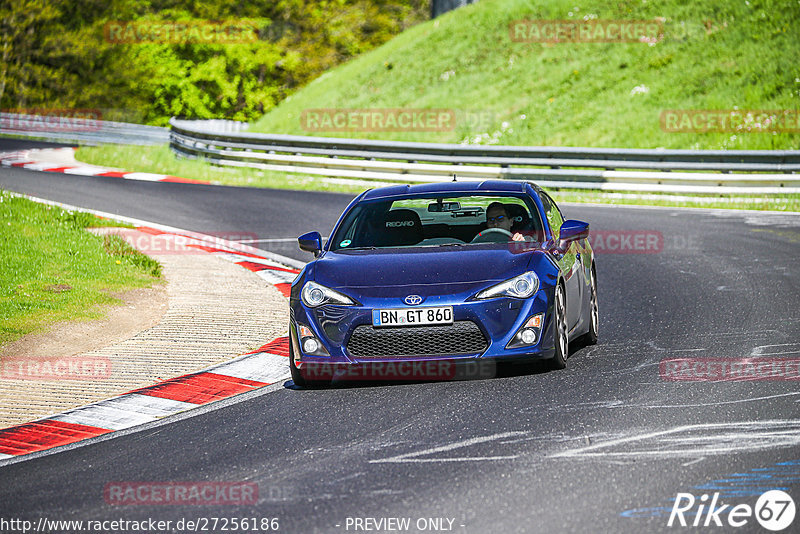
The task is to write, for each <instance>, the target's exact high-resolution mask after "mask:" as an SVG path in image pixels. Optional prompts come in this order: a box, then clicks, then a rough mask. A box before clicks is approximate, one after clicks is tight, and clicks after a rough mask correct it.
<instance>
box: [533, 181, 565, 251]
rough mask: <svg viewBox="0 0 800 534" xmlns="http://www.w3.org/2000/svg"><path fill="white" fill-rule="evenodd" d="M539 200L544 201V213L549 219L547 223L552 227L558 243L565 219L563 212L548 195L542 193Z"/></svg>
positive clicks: (554, 237)
mask: <svg viewBox="0 0 800 534" xmlns="http://www.w3.org/2000/svg"><path fill="white" fill-rule="evenodd" d="M539 198H540V199H541V200H542V205H543V206H544V213H545V216H546V217H547V223H548V224H549V225H550V230H551V231H552V232H553V239H555V240H556V241H558V237H559V234H560V233H561V224H562V223H563V222H564V217H563V216H562V215H561V211H560V210H559V209H558V206H556V203H555V202H553V199H551V198H550V197H549V196H548V195H547V193H540V194H539Z"/></svg>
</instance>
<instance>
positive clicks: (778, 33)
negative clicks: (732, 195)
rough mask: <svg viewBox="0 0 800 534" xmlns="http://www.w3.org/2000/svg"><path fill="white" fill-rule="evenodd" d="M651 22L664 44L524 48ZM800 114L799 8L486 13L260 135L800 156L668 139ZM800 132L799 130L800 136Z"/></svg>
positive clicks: (424, 27) (789, 1) (296, 105)
mask: <svg viewBox="0 0 800 534" xmlns="http://www.w3.org/2000/svg"><path fill="white" fill-rule="evenodd" d="M584 18H588V19H597V20H611V19H614V20H654V19H657V18H663V28H664V33H663V38H662V39H661V40H660V41H659V42H657V43H655V44H648V43H645V42H634V43H576V42H560V43H523V42H514V41H512V40H511V35H510V31H509V24H510V23H512V22H514V21H518V20H525V19H527V20H541V19H562V20H582V19H584ZM320 108H337V109H338V108H343V109H364V108H410V109H420V108H426V109H427V108H433V109H449V110H454V113H455V116H456V118H457V122H456V127H455V128H454V129H451V130H448V131H440V132H375V131H373V132H365V131H352V132H319V131H308V130H304V129H303V128H302V125H301V121H300V117H301V115H302V113H303V111H304V110H311V109H320ZM737 108H738V109H739V110H795V111H796V110H798V109H800V2H798V1H797V0H749V1H745V0H735V1H734V0H730V1H724V2H720V1H719V0H691V1H688V0H664V1H655V0H635V1H634V0H596V1H595V2H593V3H592V4H591V5H590V6H587V5H586V4H584V3H581V2H579V1H578V0H569V1H566V0H481V1H480V2H478V3H477V4H473V5H471V6H468V7H465V8H461V9H458V10H456V11H453V12H450V13H448V14H446V15H444V16H442V17H440V18H438V19H436V20H433V21H428V22H426V23H423V24H420V25H417V26H415V27H413V28H411V29H409V30H407V31H405V32H404V33H402V34H400V35H399V36H398V37H395V38H394V39H392V40H391V41H389V42H388V43H386V44H384V45H383V46H381V47H379V48H377V49H375V50H373V51H371V52H369V53H367V54H364V55H362V56H360V57H358V58H356V59H354V60H352V61H350V62H349V63H347V64H345V65H342V66H340V67H337V68H335V69H333V70H331V71H329V72H327V73H326V74H324V75H323V76H321V77H320V78H318V79H317V80H315V81H314V82H312V83H311V84H309V85H307V86H306V87H305V88H303V89H301V90H300V91H298V92H297V93H295V94H294V95H292V96H291V97H290V98H287V99H286V100H284V101H283V102H282V103H281V104H280V105H278V106H277V107H275V108H274V109H273V110H272V111H270V112H269V113H268V114H266V115H265V116H264V117H263V118H261V119H260V120H259V121H257V122H256V123H255V124H254V125H253V128H252V130H253V131H260V132H271V133H290V134H312V135H328V136H334V137H360V138H376V139H397V140H414V141H430V142H456V143H458V142H470V143H481V144H503V145H560V146H594V147H643V148H647V147H666V148H708V149H720V148H723V149H725V148H727V149H776V148H782V149H786V148H795V149H796V148H798V147H799V146H800V143H799V142H798V141H800V134H797V133H777V132H758V133H755V132H739V133H738V134H736V133H684V132H681V133H668V132H665V131H663V130H662V127H661V125H660V121H659V117H660V115H661V113H662V111H663V110H671V109H690V110H692V109H697V110H704V109H717V110H720V109H721V110H724V109H737ZM796 126H797V125H796Z"/></svg>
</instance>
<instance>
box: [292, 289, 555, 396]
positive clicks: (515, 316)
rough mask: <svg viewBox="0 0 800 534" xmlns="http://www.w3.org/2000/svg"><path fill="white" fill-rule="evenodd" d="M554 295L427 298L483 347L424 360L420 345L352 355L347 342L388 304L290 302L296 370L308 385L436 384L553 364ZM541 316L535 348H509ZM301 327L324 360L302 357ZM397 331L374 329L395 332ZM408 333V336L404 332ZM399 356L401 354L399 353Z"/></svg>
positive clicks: (541, 291) (543, 291) (427, 303)
mask: <svg viewBox="0 0 800 534" xmlns="http://www.w3.org/2000/svg"><path fill="white" fill-rule="evenodd" d="M552 296H553V289H552V287H550V288H540V289H539V291H538V292H537V293H536V294H535V295H534V296H533V297H531V298H529V299H514V298H506V297H501V298H494V299H488V300H469V299H467V300H461V301H460V302H459V301H457V300H454V299H453V298H452V297H450V298H447V297H444V296H443V297H441V298H428V299H427V300H426V301H425V303H424V306H425V307H427V306H443V305H451V306H453V316H454V321H455V322H457V323H458V322H472V323H474V325H475V326H477V328H478V329H480V332H481V333H482V335H483V338H484V339H485V347H483V348H482V349H481V350H478V351H475V350H472V351H467V352H462V353H446V354H442V353H437V354H425V348H424V345H422V346H420V345H419V343H417V344H416V345H414V349H413V350H410V351H406V352H405V353H401V354H398V353H397V351H394V353H393V354H370V355H369V356H364V354H354V353H353V351H351V350H350V348H351V347H350V346H349V345H350V341H351V338H352V336H353V333H354V331H355V330H356V328H358V327H361V329H362V330H363V329H365V328H366V329H373V327H372V310H373V309H375V308H388V307H394V306H390V305H387V303H386V301H383V300H376V301H374V302H363V303H361V305H359V306H334V305H327V306H320V307H318V308H309V307H306V306H305V305H304V304H303V303H302V302H301V301H300V300H299V299H292V302H291V311H292V313H291V321H290V329H291V332H290V335H291V336H293V343H292V347H293V355H292V356H293V361H294V365H295V366H296V367H297V369H298V370H300V371H301V372H302V373H303V375H304V376H306V377H307V378H308V379H309V380H314V379H318V380H331V379H335V377H339V378H342V379H347V378H350V379H353V380H376V379H377V380H381V379H386V380H437V379H458V378H461V377H465V378H466V377H473V376H487V375H493V373H494V372H495V368H496V363H497V362H508V361H510V362H514V361H525V360H529V359H546V358H551V357H552V356H553V354H554V344H553V330H554V325H553V324H552V321H551V316H552V313H551V312H552ZM537 314H541V315H542V316H543V321H542V327H541V328H540V330H539V332H538V336H537V339H536V341H535V342H534V343H533V344H530V345H525V346H520V347H515V348H508V345H509V343H510V342H511V340H512V338H513V337H514V336H515V334H516V333H517V332H518V331H519V329H520V328H521V327H522V326H523V325H524V324H525V323H526V321H528V319H530V318H531V317H533V316H535V315H537ZM300 325H302V326H305V327H307V328H308V329H310V331H311V332H312V333H313V335H314V337H315V338H316V339H317V340H318V342H319V343H320V344H321V345H322V346H323V347H324V349H325V352H327V355H325V356H320V355H313V354H308V353H305V352H304V351H303V344H302V340H301V337H300V335H299V327H300ZM414 328H416V329H423V328H425V327H407V326H406V327H398V328H385V329H374V331H375V333H376V334H377V335H378V336H380V335H381V333H382V332H391V331H395V332H398V331H399V330H401V329H414ZM406 331H408V330H406ZM401 352H402V351H401Z"/></svg>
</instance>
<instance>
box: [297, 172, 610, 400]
mask: <svg viewBox="0 0 800 534" xmlns="http://www.w3.org/2000/svg"><path fill="white" fill-rule="evenodd" d="M588 236H589V225H588V224H587V223H584V222H580V221H575V220H567V221H565V220H564V218H563V216H562V215H561V211H560V210H559V208H558V206H556V204H555V202H554V201H553V200H552V199H551V198H550V197H549V196H548V195H547V193H545V192H544V191H543V190H542V189H541V188H539V187H538V186H537V185H536V184H533V183H530V182H515V181H505V180H503V181H499V180H497V181H483V182H455V181H453V182H444V183H435V184H421V185H412V186H410V185H397V186H390V187H382V188H378V189H371V190H368V191H365V192H364V193H361V194H360V195H359V196H358V197H356V198H355V199H354V200H353V201H352V202H351V203H350V205H349V206H348V207H347V208H346V209H345V211H344V213H343V214H342V216H341V217H340V218H339V220H338V222H337V223H336V225H335V226H334V228H333V231H332V233H331V237H330V238H329V239H328V241H327V243H325V244H324V245H323V243H322V238H321V237H320V234H319V233H318V232H310V233H307V234H304V235H302V236H301V237H300V238H299V239H298V241H299V245H300V248H301V249H302V250H305V251H308V252H312V253H313V254H314V256H315V259H314V260H313V261H311V262H310V263H308V264H307V265H306V266H305V268H304V269H303V270H302V271H301V272H300V274H299V275H298V276H297V278H296V279H295V281H294V282H293V284H292V289H291V296H290V303H289V305H290V322H289V330H290V336H289V339H290V357H289V359H290V366H291V372H292V379H293V381H294V383H295V384H296V385H298V386H303V385H308V384H316V383H326V382H330V381H331V380H337V378H343V379H346V378H351V379H356V380H370V379H398V380H418V379H441V378H453V377H455V376H457V374H456V373H457V370H458V369H459V368H463V367H464V366H470V365H472V366H476V365H482V364H484V363H492V364H494V363H497V362H501V361H507V362H518V361H528V360H530V359H545V360H548V361H549V362H550V364H551V366H552V367H553V368H556V369H561V368H564V367H565V366H566V363H567V356H568V354H569V343H570V342H571V341H573V340H575V339H576V338H578V337H583V338H584V340H585V341H586V342H588V343H590V344H591V343H596V342H597V330H598V306H597V277H596V275H595V265H594V254H593V252H592V249H591V246H590V245H589V240H588Z"/></svg>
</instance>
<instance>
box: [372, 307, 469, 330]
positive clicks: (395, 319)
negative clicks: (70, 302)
mask: <svg viewBox="0 0 800 534" xmlns="http://www.w3.org/2000/svg"><path fill="white" fill-rule="evenodd" d="M431 324H453V307H452V306H438V307H436V308H397V309H389V310H372V326H411V325H431Z"/></svg>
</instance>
